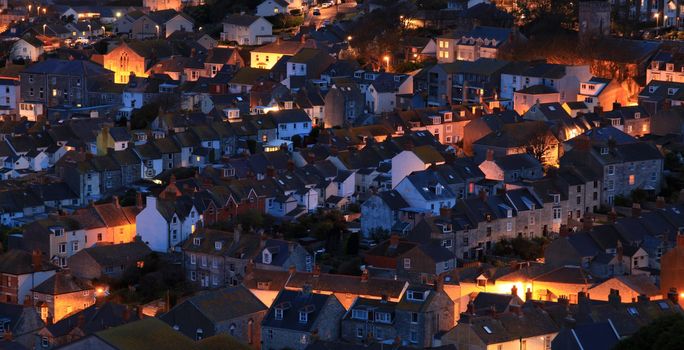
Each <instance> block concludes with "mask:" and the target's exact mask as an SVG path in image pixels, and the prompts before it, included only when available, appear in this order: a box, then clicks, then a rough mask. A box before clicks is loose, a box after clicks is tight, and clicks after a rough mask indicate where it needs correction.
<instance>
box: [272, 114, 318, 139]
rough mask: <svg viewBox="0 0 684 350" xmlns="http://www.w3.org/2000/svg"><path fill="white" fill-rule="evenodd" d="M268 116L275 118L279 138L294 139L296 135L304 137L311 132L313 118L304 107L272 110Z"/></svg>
mask: <svg viewBox="0 0 684 350" xmlns="http://www.w3.org/2000/svg"><path fill="white" fill-rule="evenodd" d="M266 117H270V118H273V122H274V123H275V125H276V128H277V131H278V133H277V137H278V139H279V140H292V138H293V137H294V136H299V137H304V136H308V135H309V134H310V133H311V128H312V125H311V124H312V123H311V118H309V115H308V114H306V112H305V111H304V110H303V109H284V110H279V111H271V112H268V113H267V114H266Z"/></svg>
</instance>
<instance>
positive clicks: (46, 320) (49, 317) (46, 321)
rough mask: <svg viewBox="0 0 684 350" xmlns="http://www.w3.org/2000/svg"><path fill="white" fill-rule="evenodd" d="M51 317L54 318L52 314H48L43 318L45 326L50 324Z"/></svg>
mask: <svg viewBox="0 0 684 350" xmlns="http://www.w3.org/2000/svg"><path fill="white" fill-rule="evenodd" d="M53 319H54V318H53V316H52V315H48V316H47V318H46V319H45V324H46V325H47V326H52V320H53Z"/></svg>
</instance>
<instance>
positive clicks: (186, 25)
mask: <svg viewBox="0 0 684 350" xmlns="http://www.w3.org/2000/svg"><path fill="white" fill-rule="evenodd" d="M164 29H165V31H164V32H165V33H166V37H167V38H168V37H169V36H170V35H171V34H172V33H173V32H175V31H179V32H192V31H194V30H195V22H194V21H193V20H192V18H190V16H188V15H186V14H185V13H183V12H179V13H178V14H177V15H175V16H173V17H172V18H171V19H170V20H168V21H166V23H164Z"/></svg>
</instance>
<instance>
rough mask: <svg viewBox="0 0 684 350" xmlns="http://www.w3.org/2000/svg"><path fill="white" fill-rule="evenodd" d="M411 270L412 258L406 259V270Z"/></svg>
mask: <svg viewBox="0 0 684 350" xmlns="http://www.w3.org/2000/svg"><path fill="white" fill-rule="evenodd" d="M410 268H411V259H410V258H404V269H406V270H408V269H410Z"/></svg>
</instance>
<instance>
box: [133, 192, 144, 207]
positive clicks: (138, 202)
mask: <svg viewBox="0 0 684 350" xmlns="http://www.w3.org/2000/svg"><path fill="white" fill-rule="evenodd" d="M135 207H136V208H138V210H142V209H143V198H142V193H141V192H136V193H135Z"/></svg>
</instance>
